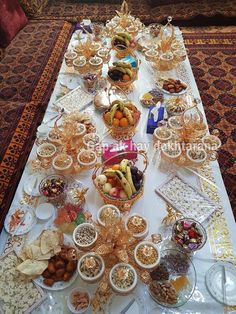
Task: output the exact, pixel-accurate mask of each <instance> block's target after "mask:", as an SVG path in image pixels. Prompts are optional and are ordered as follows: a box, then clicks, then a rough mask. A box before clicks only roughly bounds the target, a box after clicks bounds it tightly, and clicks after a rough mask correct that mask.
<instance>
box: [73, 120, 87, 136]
mask: <svg viewBox="0 0 236 314" xmlns="http://www.w3.org/2000/svg"><path fill="white" fill-rule="evenodd" d="M79 129H81V130H79ZM85 134H86V127H85V125H84V124H83V123H77V132H76V134H75V136H76V137H78V136H79V137H81V136H84V135H85Z"/></svg>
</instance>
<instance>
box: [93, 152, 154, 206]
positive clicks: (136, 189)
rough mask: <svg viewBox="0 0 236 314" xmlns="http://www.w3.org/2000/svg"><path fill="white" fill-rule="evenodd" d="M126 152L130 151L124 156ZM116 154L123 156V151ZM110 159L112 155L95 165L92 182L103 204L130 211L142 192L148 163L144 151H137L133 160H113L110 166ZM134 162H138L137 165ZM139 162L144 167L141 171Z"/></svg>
mask: <svg viewBox="0 0 236 314" xmlns="http://www.w3.org/2000/svg"><path fill="white" fill-rule="evenodd" d="M127 154H131V152H128V153H127V152H126V153H125V157H126V158H127ZM118 155H120V156H122V155H123V156H124V153H120V154H118ZM116 157H117V156H116ZM111 159H114V157H112V158H110V159H107V160H106V162H104V163H103V164H99V165H97V166H96V167H95V169H94V173H93V176H92V179H93V183H94V185H95V187H96V189H97V191H98V192H99V194H100V196H101V197H102V199H103V201H104V203H105V204H111V205H114V206H116V207H118V208H119V210H120V211H122V212H124V211H130V209H131V206H132V205H133V204H134V203H135V202H136V201H137V200H138V199H139V198H140V197H142V195H143V192H144V179H145V171H146V168H147V165H148V161H147V156H146V153H145V152H144V151H139V152H138V157H137V160H136V161H135V162H134V161H130V160H128V159H122V160H121V162H120V163H119V164H117V163H115V162H114V163H113V165H112V166H111ZM114 160H115V159H114ZM135 164H136V165H137V164H138V167H137V166H136V165H135ZM141 164H142V166H143V168H144V169H143V170H142V171H141V170H140V168H141ZM108 165H109V166H108Z"/></svg>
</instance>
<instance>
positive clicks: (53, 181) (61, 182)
mask: <svg viewBox="0 0 236 314" xmlns="http://www.w3.org/2000/svg"><path fill="white" fill-rule="evenodd" d="M66 188H67V180H66V178H65V177H64V176H62V175H56V174H52V175H49V176H47V177H45V178H44V179H43V180H42V181H41V182H40V184H39V192H40V194H41V195H42V196H45V197H47V198H48V199H49V200H59V199H61V198H63V197H64V196H65V191H66Z"/></svg>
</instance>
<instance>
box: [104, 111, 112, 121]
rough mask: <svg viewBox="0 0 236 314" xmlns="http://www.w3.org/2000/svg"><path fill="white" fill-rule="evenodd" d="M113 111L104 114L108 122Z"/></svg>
mask: <svg viewBox="0 0 236 314" xmlns="http://www.w3.org/2000/svg"><path fill="white" fill-rule="evenodd" d="M110 118H111V113H110V112H109V111H108V112H106V113H105V114H104V119H105V121H106V122H110Z"/></svg>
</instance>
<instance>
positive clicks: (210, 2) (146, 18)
mask: <svg viewBox="0 0 236 314" xmlns="http://www.w3.org/2000/svg"><path fill="white" fill-rule="evenodd" d="M101 2H102V3H101ZM114 2H116V3H114ZM121 2H122V1H120V3H121ZM127 2H128V5H129V9H130V11H131V13H132V14H133V15H134V16H136V17H139V18H140V19H141V21H142V22H143V23H154V22H155V23H157V22H158V23H163V22H164V23H165V22H166V19H167V16H169V15H171V16H173V18H174V20H175V21H190V25H191V23H192V20H193V19H195V21H194V23H197V25H199V24H200V23H201V22H203V23H206V21H205V18H208V19H209V18H211V19H212V18H213V17H217V20H216V21H221V22H223V19H226V18H228V19H230V18H231V19H230V21H231V22H232V23H233V18H234V17H235V16H236V0H225V1H224V5H222V1H219V0H199V1H198V2H195V3H187V1H185V3H184V1H183V2H182V3H175V4H173V3H170V4H164V5H158V4H157V5H155V6H152V5H151V4H150V2H151V1H149V0H139V1H136V0H128V1H127ZM154 2H155V1H154ZM156 2H157V3H158V1H156ZM119 9H120V4H119V3H117V1H105V2H104V1H92V0H91V1H88V0H87V1H78V0H51V1H49V3H48V5H47V6H46V7H45V8H44V9H43V11H42V13H41V14H40V15H38V16H36V17H35V18H37V19H45V20H46V19H49V20H53V19H63V20H66V21H70V22H77V21H80V20H81V19H83V18H89V19H91V20H92V21H99V22H105V21H106V20H108V19H111V18H112V17H113V16H114V15H115V10H119ZM178 25H179V24H178ZM212 25H214V24H212Z"/></svg>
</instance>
